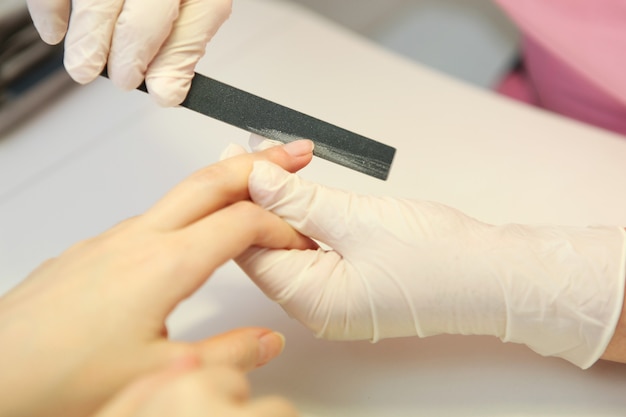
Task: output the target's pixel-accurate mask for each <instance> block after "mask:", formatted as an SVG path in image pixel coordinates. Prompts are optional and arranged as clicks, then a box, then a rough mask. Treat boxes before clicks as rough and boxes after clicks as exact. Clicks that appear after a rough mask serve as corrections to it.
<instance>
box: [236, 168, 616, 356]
mask: <svg viewBox="0 0 626 417" xmlns="http://www.w3.org/2000/svg"><path fill="white" fill-rule="evenodd" d="M249 191H250V195H251V198H252V199H253V201H254V202H256V203H257V204H259V205H261V206H262V207H263V208H266V209H268V210H270V211H272V212H274V213H275V214H277V215H279V216H281V217H282V218H284V219H285V220H286V221H287V222H288V223H289V224H290V225H292V227H294V228H295V229H297V230H298V231H300V232H301V233H303V234H304V235H307V236H310V237H312V238H314V239H316V240H318V241H320V242H323V243H324V244H326V245H328V246H330V247H331V248H332V250H323V249H319V250H307V251H298V250H291V251H284V250H264V249H258V248H253V249H250V250H248V251H247V252H246V253H244V255H243V256H241V257H239V258H238V260H237V261H238V263H239V265H240V266H241V267H242V268H243V270H244V271H245V272H246V273H247V274H248V275H249V276H250V277H251V278H252V279H253V280H254V282H255V283H256V284H257V285H258V286H259V287H260V288H261V289H262V290H263V291H264V292H265V293H266V294H267V295H268V296H269V297H270V298H272V299H273V300H275V301H277V302H278V303H279V304H280V305H281V306H282V307H283V308H284V309H285V310H286V311H287V312H288V313H289V314H290V315H291V316H292V317H294V318H296V319H297V320H299V321H300V322H302V323H303V324H304V325H305V326H307V327H308V328H310V329H311V330H313V331H314V332H315V333H316V334H317V336H318V337H323V338H328V339H335V340H357V339H370V340H373V341H376V340H378V339H381V338H388V337H400V336H414V335H417V336H420V337H425V336H430V335H436V334H441V333H449V334H478V335H493V336H497V337H499V338H500V339H502V340H503V341H510V342H517V343H523V344H526V345H528V346H529V347H530V348H531V349H533V350H534V351H536V352H538V353H539V354H541V355H546V356H558V357H562V358H564V359H567V360H569V361H571V362H573V363H574V364H576V365H578V366H580V367H582V368H587V367H589V366H591V365H592V364H593V363H594V362H595V361H596V360H597V359H598V358H599V357H600V356H601V355H602V353H603V352H604V350H605V348H606V347H607V345H608V343H609V341H610V339H611V337H612V335H613V332H614V329H615V326H616V325H617V321H618V318H619V315H620V311H621V306H622V300H623V295H624V275H625V267H624V264H625V247H626V245H625V233H624V230H623V229H621V228H617V227H593V228H566V227H532V226H522V225H505V226H492V225H488V224H485V223H481V222H479V221H477V220H475V219H472V218H469V217H468V216H466V215H464V214H463V213H461V212H459V211H457V210H455V209H452V208H450V207H446V206H443V205H441V204H437V203H432V202H425V201H409V200H401V199H393V198H377V197H371V196H364V195H355V194H351V193H348V192H343V191H340V190H334V189H329V188H325V187H322V186H319V185H315V184H312V183H308V182H306V181H303V180H301V179H300V178H299V177H297V176H296V175H293V174H289V173H287V172H286V171H284V170H283V169H282V168H279V167H277V166H276V165H273V164H271V163H265V162H256V163H255V167H254V170H253V172H252V175H251V176H250V179H249Z"/></svg>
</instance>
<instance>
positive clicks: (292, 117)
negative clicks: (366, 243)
mask: <svg viewBox="0 0 626 417" xmlns="http://www.w3.org/2000/svg"><path fill="white" fill-rule="evenodd" d="M102 75H103V76H106V73H103V74H102ZM139 90H141V91H144V92H145V91H147V90H146V86H145V84H142V85H141V86H140V87H139ZM181 106H183V107H186V108H188V109H190V110H193V111H196V112H198V113H201V114H204V115H206V116H210V117H212V118H214V119H217V120H220V121H222V122H225V123H228V124H230V125H233V126H236V127H239V128H241V129H244V130H246V131H248V132H251V133H256V134H259V135H261V136H263V137H266V138H269V139H273V140H277V141H279V142H283V143H286V142H291V141H293V140H297V139H302V138H304V139H310V140H312V141H313V142H314V143H315V150H314V151H313V154H314V155H316V156H318V157H320V158H323V159H326V160H328V161H331V162H334V163H337V164H339V165H342V166H345V167H347V168H351V169H353V170H355V171H358V172H362V173H364V174H367V175H370V176H372V177H375V178H378V179H381V180H386V179H387V177H388V175H389V170H390V169H391V163H392V161H393V158H394V155H395V152H396V150H395V148H392V147H391V146H388V145H385V144H383V143H380V142H377V141H374V140H372V139H368V138H366V137H365V136H361V135H359V134H356V133H353V132H350V131H348V130H346V129H342V128H340V127H337V126H335V125H332V124H330V123H327V122H324V121H322V120H320V119H316V118H314V117H311V116H308V115H306V114H304V113H300V112H298V111H296V110H292V109H290V108H288V107H285V106H282V105H280V104H277V103H274V102H272V101H269V100H266V99H264V98H261V97H259V96H256V95H254V94H250V93H248V92H246V91H243V90H240V89H238V88H235V87H232V86H230V85H227V84H224V83H222V82H220V81H217V80H214V79H212V78H209V77H206V76H204V75H202V74H198V73H196V74H195V77H194V78H193V80H192V82H191V88H190V90H189V93H188V95H187V97H186V98H185V100H184V101H183V102H182V103H181Z"/></svg>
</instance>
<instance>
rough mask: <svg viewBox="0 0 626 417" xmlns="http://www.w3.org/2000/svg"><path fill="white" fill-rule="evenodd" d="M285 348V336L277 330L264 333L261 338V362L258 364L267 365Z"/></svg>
mask: <svg viewBox="0 0 626 417" xmlns="http://www.w3.org/2000/svg"><path fill="white" fill-rule="evenodd" d="M284 348H285V336H283V335H282V334H280V333H277V332H270V333H267V334H264V335H263V336H262V337H261V338H260V339H259V362H258V365H259V366H260V365H265V364H266V363H268V362H269V361H271V360H272V359H274V358H275V357H277V356H278V355H280V354H281V353H282V351H283V349H284Z"/></svg>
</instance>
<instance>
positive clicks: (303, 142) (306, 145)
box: [283, 139, 315, 156]
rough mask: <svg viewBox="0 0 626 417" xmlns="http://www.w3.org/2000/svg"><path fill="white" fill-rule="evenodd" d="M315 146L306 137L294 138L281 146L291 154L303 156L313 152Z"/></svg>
mask: <svg viewBox="0 0 626 417" xmlns="http://www.w3.org/2000/svg"><path fill="white" fill-rule="evenodd" d="M314 147H315V145H314V143H313V141H311V140H308V139H299V140H294V141H293V142H289V143H287V144H286V145H285V146H283V149H284V150H285V152H287V153H288V154H289V155H291V156H304V155H307V154H310V153H311V152H313V148H314Z"/></svg>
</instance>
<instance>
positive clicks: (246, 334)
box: [181, 327, 285, 372]
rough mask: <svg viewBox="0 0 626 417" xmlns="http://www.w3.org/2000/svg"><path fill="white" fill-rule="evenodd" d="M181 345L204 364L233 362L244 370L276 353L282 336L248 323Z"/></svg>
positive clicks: (282, 346)
mask: <svg viewBox="0 0 626 417" xmlns="http://www.w3.org/2000/svg"><path fill="white" fill-rule="evenodd" d="M181 347H182V348H183V349H189V348H192V349H194V354H195V355H197V356H198V357H199V358H201V360H202V364H203V365H204V366H216V365H220V366H233V367H236V368H237V369H239V370H241V371H244V372H247V371H251V370H253V369H256V368H258V367H259V366H263V365H265V364H267V363H268V362H270V361H271V360H272V359H274V358H276V357H277V356H279V355H280V354H281V353H282V351H283V349H284V347H285V338H284V336H283V335H281V334H280V333H276V332H273V331H272V330H270V329H267V328H263V327H247V328H242V329H235V330H231V331H229V332H226V333H222V334H219V335H217V336H213V337H210V338H208V339H205V340H202V341H199V342H196V343H193V344H191V345H190V344H187V343H185V344H184V345H183V346H181Z"/></svg>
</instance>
